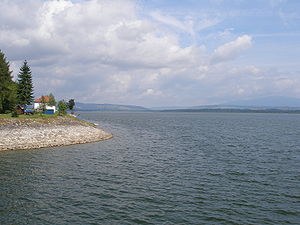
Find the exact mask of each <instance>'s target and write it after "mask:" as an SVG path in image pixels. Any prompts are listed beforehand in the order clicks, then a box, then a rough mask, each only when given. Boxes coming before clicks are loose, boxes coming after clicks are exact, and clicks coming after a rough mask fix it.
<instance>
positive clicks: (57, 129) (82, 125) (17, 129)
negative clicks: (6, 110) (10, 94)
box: [0, 117, 113, 151]
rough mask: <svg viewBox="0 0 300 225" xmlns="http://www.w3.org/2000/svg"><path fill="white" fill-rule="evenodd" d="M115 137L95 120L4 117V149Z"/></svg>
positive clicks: (0, 134) (0, 140)
mask: <svg viewBox="0 0 300 225" xmlns="http://www.w3.org/2000/svg"><path fill="white" fill-rule="evenodd" d="M112 137H113V135H112V134H110V133H107V132H105V131H103V130H102V129H100V128H97V127H95V126H94V124H92V123H89V122H86V121H82V120H79V119H77V118H70V117H55V118H47V119H35V118H23V119H19V118H9V119H0V151H8V150H30V149H40V148H48V147H60V146H69V145H75V144H85V143H91V142H97V141H104V140H108V139H111V138H112Z"/></svg>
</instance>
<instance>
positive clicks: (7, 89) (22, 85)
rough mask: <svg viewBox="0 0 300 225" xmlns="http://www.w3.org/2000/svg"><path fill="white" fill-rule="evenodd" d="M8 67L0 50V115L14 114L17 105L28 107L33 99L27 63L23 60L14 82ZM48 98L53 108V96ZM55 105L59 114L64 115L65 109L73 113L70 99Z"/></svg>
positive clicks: (72, 102)
mask: <svg viewBox="0 0 300 225" xmlns="http://www.w3.org/2000/svg"><path fill="white" fill-rule="evenodd" d="M9 67H10V64H9V62H8V61H7V59H6V57H5V55H4V53H3V52H2V51H1V50H0V114H2V113H10V112H13V114H16V106H17V105H29V104H31V103H32V102H33V99H34V97H33V93H34V92H33V82H32V73H31V69H30V67H29V65H28V63H27V61H26V60H25V61H24V63H23V65H22V67H21V68H20V71H19V73H18V78H17V80H16V81H13V76H12V71H11V70H10V68H9ZM43 97H44V96H42V99H43ZM49 97H50V102H49V103H48V104H51V105H52V106H55V105H56V101H55V98H54V96H53V95H52V94H50V95H49ZM57 105H58V111H59V113H60V114H65V113H66V110H67V109H70V110H71V111H73V108H74V106H75V101H74V99H70V100H69V102H65V101H64V100H62V101H59V102H58V104H57Z"/></svg>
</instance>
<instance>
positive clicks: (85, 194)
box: [0, 112, 300, 224]
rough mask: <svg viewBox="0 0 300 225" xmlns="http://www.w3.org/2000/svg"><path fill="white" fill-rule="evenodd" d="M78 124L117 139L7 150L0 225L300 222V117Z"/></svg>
mask: <svg viewBox="0 0 300 225" xmlns="http://www.w3.org/2000/svg"><path fill="white" fill-rule="evenodd" d="M81 116H82V117H83V118H85V119H87V120H91V121H94V122H97V123H99V124H100V126H101V127H103V128H104V129H105V130H106V131H109V132H111V133H113V134H114V138H113V139H111V140H108V141H103V142H97V143H90V144H84V145H74V146H67V147H60V148H47V149H42V150H29V151H7V152H0V179H1V183H0V224H299V223H300V154H299V153H300V138H299V137H300V130H299V128H300V115H292V114H246V113H245V114H243V113H241V114H239V113H227V114H226V113H224V114H222V113H158V112H157V113H151V112H146V113H123V112H122V113H121V112H120V113H109V112H97V113H95V112H87V113H81Z"/></svg>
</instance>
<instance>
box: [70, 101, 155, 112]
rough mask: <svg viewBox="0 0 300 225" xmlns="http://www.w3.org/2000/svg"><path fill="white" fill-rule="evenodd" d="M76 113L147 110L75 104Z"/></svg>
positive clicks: (130, 107)
mask: <svg viewBox="0 0 300 225" xmlns="http://www.w3.org/2000/svg"><path fill="white" fill-rule="evenodd" d="M75 110H76V111H147V110H149V109H147V108H144V107H142V106H134V105H115V104H93V103H81V102H76V105H75Z"/></svg>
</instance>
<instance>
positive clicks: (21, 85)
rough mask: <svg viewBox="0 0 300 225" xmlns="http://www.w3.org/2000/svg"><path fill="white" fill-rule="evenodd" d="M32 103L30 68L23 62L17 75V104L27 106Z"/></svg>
mask: <svg viewBox="0 0 300 225" xmlns="http://www.w3.org/2000/svg"><path fill="white" fill-rule="evenodd" d="M32 101H33V84H32V76H31V70H30V67H29V66H28V65H27V61H26V60H25V61H24V64H23V66H22V67H21V68H20V72H19V74H18V103H19V104H22V105H28V104H30V103H31V102H32Z"/></svg>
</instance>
